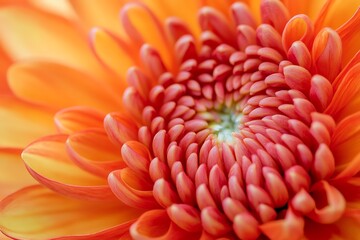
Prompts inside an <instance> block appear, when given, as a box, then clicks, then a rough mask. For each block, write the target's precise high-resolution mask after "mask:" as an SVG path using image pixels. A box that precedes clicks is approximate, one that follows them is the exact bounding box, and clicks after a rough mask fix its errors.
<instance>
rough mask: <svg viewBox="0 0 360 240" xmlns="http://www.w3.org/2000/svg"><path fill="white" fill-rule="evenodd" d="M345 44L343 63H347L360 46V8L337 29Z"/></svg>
mask: <svg viewBox="0 0 360 240" xmlns="http://www.w3.org/2000/svg"><path fill="white" fill-rule="evenodd" d="M336 31H337V32H338V33H339V36H340V38H341V41H342V44H343V52H344V53H343V63H344V64H346V63H348V62H349V61H350V59H351V58H352V57H353V56H355V54H356V53H357V52H358V51H359V48H360V44H359V42H360V10H359V9H358V10H357V11H356V12H355V14H354V15H353V16H352V17H351V18H350V19H349V20H348V21H347V22H345V23H344V24H343V25H341V26H340V27H339V28H338V29H337V30H336Z"/></svg>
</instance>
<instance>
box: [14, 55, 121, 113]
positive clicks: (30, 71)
mask: <svg viewBox="0 0 360 240" xmlns="http://www.w3.org/2000/svg"><path fill="white" fill-rule="evenodd" d="M8 78H9V85H10V87H11V89H12V90H13V91H14V93H15V94H16V95H17V96H19V97H21V98H23V99H26V100H29V101H32V102H35V103H40V104H43V105H47V106H51V107H54V108H64V107H69V106H74V105H85V106H92V107H95V108H98V109H100V110H103V111H110V110H111V109H112V110H114V109H117V108H118V107H119V106H120V99H119V98H118V97H117V95H116V92H115V91H114V90H112V89H111V88H110V87H109V86H107V85H106V84H104V83H101V82H100V81H98V80H96V79H94V78H92V77H91V76H90V75H88V74H85V73H83V72H80V71H79V70H76V69H74V68H70V67H67V66H65V65H61V64H56V63H49V62H26V63H25V62H24V63H18V64H15V65H13V66H12V67H11V68H10V69H9V72H8ZM74 89H76V92H74ZM60 96H61V97H60Z"/></svg>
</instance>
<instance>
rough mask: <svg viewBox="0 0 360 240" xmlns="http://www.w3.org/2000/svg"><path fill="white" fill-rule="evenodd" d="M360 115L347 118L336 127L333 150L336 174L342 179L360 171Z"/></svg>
mask: <svg viewBox="0 0 360 240" xmlns="http://www.w3.org/2000/svg"><path fill="white" fill-rule="evenodd" d="M359 122H360V114H359V113H356V114H353V115H351V116H350V117H347V118H345V119H344V120H343V121H341V122H340V123H339V124H338V126H337V127H336V129H335V131H334V135H333V138H332V139H333V140H332V143H331V149H332V152H333V153H334V157H335V159H336V172H337V173H338V174H340V175H339V176H338V178H341V177H351V175H355V174H356V173H357V171H359V156H358V154H359V151H358V149H359V147H360V127H359Z"/></svg>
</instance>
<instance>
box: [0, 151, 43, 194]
mask: <svg viewBox="0 0 360 240" xmlns="http://www.w3.org/2000/svg"><path fill="white" fill-rule="evenodd" d="M20 154H21V150H20V149H1V148H0V169H3V170H5V171H1V174H0V186H1V188H0V199H3V198H4V197H5V196H7V195H9V194H10V193H13V192H15V191H17V190H19V189H21V188H23V187H26V186H30V185H33V184H36V181H35V180H34V179H33V178H32V177H31V175H30V174H29V173H28V172H27V171H26V168H25V166H24V162H23V160H22V159H21V157H20ZM14 176H16V177H14Z"/></svg>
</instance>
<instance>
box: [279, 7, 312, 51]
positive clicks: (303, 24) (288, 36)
mask: <svg viewBox="0 0 360 240" xmlns="http://www.w3.org/2000/svg"><path fill="white" fill-rule="evenodd" d="M313 38H314V25H313V23H312V22H311V20H310V19H309V17H308V16H306V15H304V14H300V15H296V16H294V17H293V18H291V19H290V20H289V21H288V22H287V23H286V25H285V29H284V32H283V33H282V43H283V46H284V48H285V51H288V50H289V48H290V47H291V45H292V44H293V43H294V42H296V41H298V40H300V41H302V42H303V43H304V44H305V45H306V46H307V47H308V48H309V49H310V47H311V44H312V41H313Z"/></svg>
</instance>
